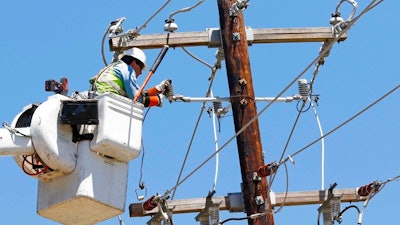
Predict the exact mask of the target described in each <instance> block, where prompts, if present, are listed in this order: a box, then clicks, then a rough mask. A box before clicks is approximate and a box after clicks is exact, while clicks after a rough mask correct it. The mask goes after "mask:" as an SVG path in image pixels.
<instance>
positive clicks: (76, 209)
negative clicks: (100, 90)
mask: <svg viewBox="0 0 400 225" xmlns="http://www.w3.org/2000/svg"><path fill="white" fill-rule="evenodd" d="M142 122H143V105H142V104H140V103H137V102H133V101H132V100H130V99H128V98H125V97H122V96H119V95H115V94H110V93H107V94H102V95H99V96H97V97H96V98H94V99H79V100H77V99H72V98H70V97H67V96H65V95H62V94H59V93H56V94H55V95H52V96H50V97H49V98H48V99H47V101H45V102H43V103H42V104H31V105H28V106H26V107H25V108H23V110H22V112H20V113H19V114H18V115H17V116H16V117H15V118H14V120H13V121H12V123H11V124H10V126H8V125H5V124H3V125H4V126H5V128H0V155H2V156H13V157H14V160H15V162H16V163H17V164H18V165H19V166H20V167H21V169H22V170H23V171H24V172H25V173H26V174H28V175H30V176H32V177H34V178H36V179H38V196H37V212H38V214H39V215H41V216H43V217H46V218H48V219H51V220H53V221H57V222H59V223H62V224H67V225H68V224H81V225H84V224H85V225H86V224H87V225H89V224H95V223H98V222H100V221H103V220H106V219H109V218H112V217H114V216H117V215H119V214H121V213H123V212H124V210H125V200H126V192H127V180H128V165H129V161H130V160H133V159H135V158H136V157H137V156H138V155H139V153H140V149H141V136H142Z"/></svg>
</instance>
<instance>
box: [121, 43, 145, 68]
mask: <svg viewBox="0 0 400 225" xmlns="http://www.w3.org/2000/svg"><path fill="white" fill-rule="evenodd" d="M124 55H129V56H132V57H133V58H135V59H137V60H139V61H140V62H142V63H143V68H142V70H145V69H146V67H147V65H146V55H145V54H144V52H143V51H142V50H141V49H140V48H136V47H134V48H130V49H128V50H125V51H124Z"/></svg>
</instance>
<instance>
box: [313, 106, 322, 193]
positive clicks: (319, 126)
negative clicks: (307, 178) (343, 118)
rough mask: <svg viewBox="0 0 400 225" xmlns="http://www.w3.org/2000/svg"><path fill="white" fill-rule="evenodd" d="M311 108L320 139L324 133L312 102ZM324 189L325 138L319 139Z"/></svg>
mask: <svg viewBox="0 0 400 225" xmlns="http://www.w3.org/2000/svg"><path fill="white" fill-rule="evenodd" d="M309 100H310V99H309ZM310 102H311V100H310ZM311 107H312V109H313V112H314V116H315V119H316V121H317V124H318V130H319V134H320V137H323V136H324V132H323V130H322V125H321V121H320V120H319V116H318V113H317V108H316V107H315V106H314V104H313V103H312V102H311ZM324 188H325V138H322V139H321V190H324Z"/></svg>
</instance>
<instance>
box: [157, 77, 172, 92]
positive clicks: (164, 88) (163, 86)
mask: <svg viewBox="0 0 400 225" xmlns="http://www.w3.org/2000/svg"><path fill="white" fill-rule="evenodd" d="M171 83H172V81H171V80H169V79H166V80H163V81H162V82H161V83H160V84H158V85H156V89H157V91H159V92H160V93H162V94H164V95H165V93H166V92H168V91H169V90H170V87H171Z"/></svg>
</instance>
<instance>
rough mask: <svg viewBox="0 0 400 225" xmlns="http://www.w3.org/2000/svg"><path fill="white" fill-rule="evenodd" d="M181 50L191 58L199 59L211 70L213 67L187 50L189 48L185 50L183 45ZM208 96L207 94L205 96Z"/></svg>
mask: <svg viewBox="0 0 400 225" xmlns="http://www.w3.org/2000/svg"><path fill="white" fill-rule="evenodd" d="M182 49H183V51H185V52H186V53H187V54H188V55H190V56H191V57H192V58H193V59H195V60H197V61H199V62H200V63H202V64H203V65H205V66H207V67H208V68H210V69H211V70H212V69H213V66H211V65H210V64H208V63H207V62H206V61H204V60H202V59H200V58H199V57H197V56H195V55H194V54H192V53H191V52H189V50H187V49H186V48H185V47H182ZM207 97H208V96H207Z"/></svg>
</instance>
